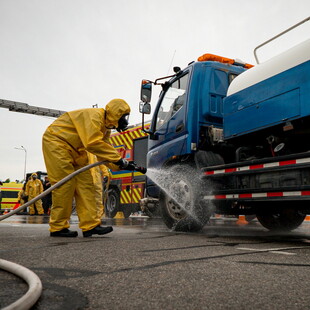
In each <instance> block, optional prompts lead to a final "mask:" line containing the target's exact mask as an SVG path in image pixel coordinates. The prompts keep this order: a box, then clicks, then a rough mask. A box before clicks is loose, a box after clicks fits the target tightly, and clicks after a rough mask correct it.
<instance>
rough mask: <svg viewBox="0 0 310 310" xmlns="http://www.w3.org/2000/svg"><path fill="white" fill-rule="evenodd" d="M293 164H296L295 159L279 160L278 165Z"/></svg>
mask: <svg viewBox="0 0 310 310" xmlns="http://www.w3.org/2000/svg"><path fill="white" fill-rule="evenodd" d="M294 164H296V159H292V160H284V161H280V162H279V166H286V165H294Z"/></svg>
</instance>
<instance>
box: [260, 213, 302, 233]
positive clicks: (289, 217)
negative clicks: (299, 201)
mask: <svg viewBox="0 0 310 310" xmlns="http://www.w3.org/2000/svg"><path fill="white" fill-rule="evenodd" d="M305 217H306V214H303V213H301V212H300V211H298V210H296V209H294V208H285V209H283V210H280V211H278V212H277V213H273V214H257V219H258V221H259V222H260V223H261V224H262V225H263V226H264V227H265V228H267V229H269V230H271V231H290V230H293V229H296V228H297V227H299V226H300V225H301V224H302V222H303V221H304V219H305Z"/></svg>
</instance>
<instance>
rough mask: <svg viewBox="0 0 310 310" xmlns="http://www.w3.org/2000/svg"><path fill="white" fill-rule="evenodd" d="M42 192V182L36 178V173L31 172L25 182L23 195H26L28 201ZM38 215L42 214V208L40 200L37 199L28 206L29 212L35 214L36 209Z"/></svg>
mask: <svg viewBox="0 0 310 310" xmlns="http://www.w3.org/2000/svg"><path fill="white" fill-rule="evenodd" d="M42 192H43V184H42V182H41V181H40V180H38V179H37V174H36V173H33V174H32V175H31V179H30V180H29V181H28V182H27V184H26V191H25V195H26V196H28V201H30V200H31V199H33V198H35V197H37V196H39V195H40V194H41V193H42ZM35 208H36V209H37V212H38V214H39V215H44V209H43V207H42V200H41V199H39V200H37V201H36V202H35V203H34V204H32V205H30V206H29V214H30V215H35V213H36V210H35Z"/></svg>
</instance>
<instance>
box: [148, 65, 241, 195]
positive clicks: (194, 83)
mask: <svg viewBox="0 0 310 310" xmlns="http://www.w3.org/2000/svg"><path fill="white" fill-rule="evenodd" d="M245 70H246V69H245V68H244V67H243V66H240V65H231V64H226V63H221V62H219V61H197V62H193V63H191V64H190V65H189V66H188V67H187V68H185V69H184V70H179V71H178V72H176V74H175V75H174V76H173V77H172V78H171V79H170V80H169V81H166V82H165V83H163V84H161V85H162V92H161V94H160V96H159V100H158V103H157V106H156V108H155V111H154V115H153V119H152V123H151V127H150V136H149V151H148V154H147V167H148V168H156V169H161V168H164V167H167V166H168V167H169V166H171V165H173V164H175V162H176V161H180V162H184V161H190V162H191V163H190V164H191V165H193V164H194V163H195V154H196V153H197V151H199V150H206V149H207V148H208V141H207V139H208V138H207V136H208V135H207V132H208V130H210V128H213V133H214V135H213V136H214V139H221V138H222V128H223V100H224V98H225V96H226V93H227V89H228V86H229V84H230V83H231V81H232V80H233V79H234V78H235V77H236V76H237V75H239V74H240V73H242V72H244V71H245ZM155 85H156V84H155ZM198 165H199V164H198ZM147 193H148V194H149V195H150V196H152V197H159V189H158V187H157V186H156V185H155V184H154V182H152V181H151V180H149V179H148V182H147Z"/></svg>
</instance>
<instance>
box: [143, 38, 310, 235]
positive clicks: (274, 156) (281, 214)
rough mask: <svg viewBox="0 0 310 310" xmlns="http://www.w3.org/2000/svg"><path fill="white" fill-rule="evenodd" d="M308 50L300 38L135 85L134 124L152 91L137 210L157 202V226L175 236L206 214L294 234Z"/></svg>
mask: <svg viewBox="0 0 310 310" xmlns="http://www.w3.org/2000/svg"><path fill="white" fill-rule="evenodd" d="M309 51H310V40H307V41H305V42H302V43H300V44H299V45H297V46H295V47H293V48H291V49H289V50H287V51H285V52H283V53H282V54H280V55H278V56H277V57H274V58H272V59H270V60H268V61H266V62H264V63H261V64H258V65H256V66H254V67H251V66H250V65H247V64H244V63H242V62H241V61H234V60H232V59H227V58H224V57H220V56H215V55H211V54H205V55H203V56H202V57H199V59H198V61H195V62H192V63H190V64H189V65H188V67H186V68H185V69H183V70H181V69H180V68H174V72H175V74H174V75H172V76H169V77H164V78H160V79H157V80H155V82H151V81H149V80H143V81H142V86H141V101H142V102H141V103H140V112H142V113H143V119H144V114H148V113H150V99H151V92H152V84H154V85H161V86H162V91H161V93H160V95H159V100H158V103H157V105H156V108H155V110H154V114H153V117H152V122H151V126H150V128H149V129H148V130H147V132H148V133H149V141H148V154H147V166H148V171H149V178H148V180H147V185H146V197H147V198H145V199H143V200H142V206H143V205H147V204H148V202H151V203H153V205H154V201H158V203H159V208H160V211H161V215H162V218H163V220H164V222H165V224H166V225H167V226H168V227H169V228H175V229H177V230H182V231H196V230H199V229H201V228H202V227H203V226H204V225H205V224H206V223H207V222H208V220H209V218H210V216H211V215H212V213H217V214H225V215H236V216H237V215H240V214H242V215H247V214H252V215H255V216H256V217H257V219H258V221H259V222H260V223H261V224H262V225H263V226H264V227H266V228H267V229H269V230H292V229H295V228H297V227H298V226H299V225H300V224H301V223H302V222H303V220H304V219H305V216H306V214H308V213H310V61H309V59H310V53H309ZM152 171H154V172H156V173H154V176H152ZM158 172H159V173H158ZM156 175H157V176H158V175H159V177H156Z"/></svg>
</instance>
